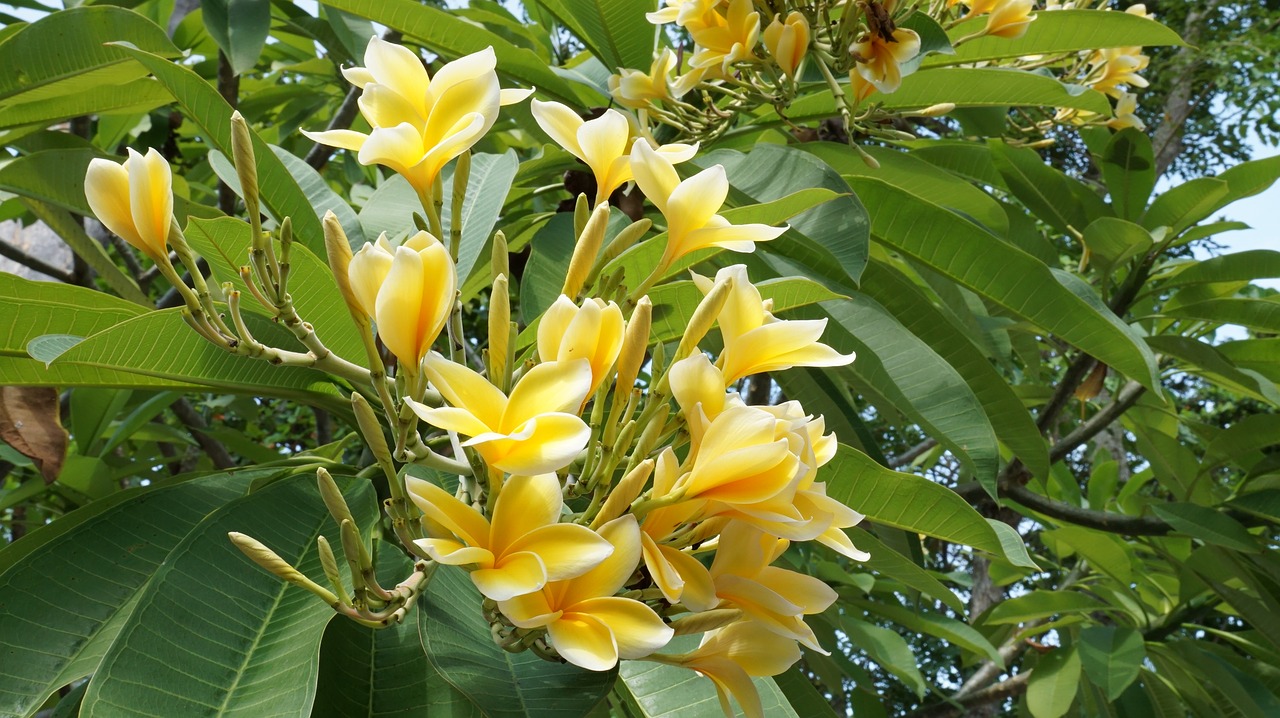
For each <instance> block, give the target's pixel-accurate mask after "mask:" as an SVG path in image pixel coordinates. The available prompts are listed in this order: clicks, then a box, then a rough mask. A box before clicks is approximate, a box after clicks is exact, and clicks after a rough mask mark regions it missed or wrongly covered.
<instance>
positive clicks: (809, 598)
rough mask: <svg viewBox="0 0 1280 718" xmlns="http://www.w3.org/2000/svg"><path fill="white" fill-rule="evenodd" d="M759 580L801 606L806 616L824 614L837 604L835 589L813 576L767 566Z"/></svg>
mask: <svg viewBox="0 0 1280 718" xmlns="http://www.w3.org/2000/svg"><path fill="white" fill-rule="evenodd" d="M757 578H758V580H759V581H760V583H761V584H762V585H764V586H766V587H768V588H770V589H772V590H773V591H774V592H775V593H777V594H778V595H779V596H782V597H783V598H785V599H786V600H787V601H789V602H791V603H794V604H795V605H797V606H799V607H800V608H801V609H802V611H803V613H805V614H814V613H822V612H823V611H825V610H827V607H829V606H830V605H831V604H833V603H835V602H836V598H837V595H836V592H835V589H833V588H831V587H830V586H828V585H827V584H825V583H823V582H822V581H821V580H819V579H816V578H814V577H813V576H806V575H805V574H802V573H796V572H795V571H788V570H787V569H785V568H779V567H777V566H765V567H764V570H763V571H761V572H760V574H759V576H758V577H757Z"/></svg>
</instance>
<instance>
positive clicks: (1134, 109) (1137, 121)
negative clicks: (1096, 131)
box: [1107, 92, 1147, 130]
mask: <svg viewBox="0 0 1280 718" xmlns="http://www.w3.org/2000/svg"><path fill="white" fill-rule="evenodd" d="M1137 113H1138V96H1137V95H1135V94H1133V93H1132V92H1122V93H1120V99H1119V100H1118V101H1117V102H1116V111H1115V117H1114V118H1112V119H1111V120H1108V121H1107V127H1110V128H1111V129H1113V130H1123V129H1124V128H1126V127H1136V128H1137V129H1139V130H1145V129H1147V123H1145V122H1143V121H1142V118H1141V117H1138V114H1137Z"/></svg>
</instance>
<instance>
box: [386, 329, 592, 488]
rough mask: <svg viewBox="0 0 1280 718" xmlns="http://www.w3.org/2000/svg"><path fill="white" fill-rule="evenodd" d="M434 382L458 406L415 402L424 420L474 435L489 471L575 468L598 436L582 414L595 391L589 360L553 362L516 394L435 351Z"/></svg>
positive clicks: (431, 362)
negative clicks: (575, 462)
mask: <svg viewBox="0 0 1280 718" xmlns="http://www.w3.org/2000/svg"><path fill="white" fill-rule="evenodd" d="M423 369H424V370H425V372H426V375H427V378H428V379H430V380H431V383H432V384H433V385H435V387H436V389H437V390H438V391H439V392H440V394H441V395H442V396H443V397H444V398H445V399H446V400H447V401H448V402H449V404H450V406H446V407H441V408H432V407H429V406H427V405H425V404H420V403H418V402H416V401H413V400H412V399H407V400H406V401H407V402H408V404H409V407H410V408H411V409H413V411H414V413H416V414H417V415H418V417H419V418H421V419H422V420H423V421H425V422H427V423H428V424H431V425H432V426H435V427H438V428H440V429H444V430H445V431H456V432H458V433H459V434H463V435H466V436H470V437H471V439H470V440H468V441H466V442H464V443H463V444H462V445H463V446H469V447H474V448H475V450H476V452H477V453H479V454H480V456H481V457H482V458H483V459H484V460H485V463H487V464H488V465H489V466H491V467H493V468H496V469H501V470H502V471H506V472H509V473H512V474H522V475H526V474H543V473H547V472H550V471H558V470H560V469H562V468H564V467H565V466H568V465H569V463H570V462H571V461H573V460H574V458H576V457H577V455H578V452H580V451H582V450H583V449H584V448H585V447H586V445H587V440H588V439H590V438H591V429H590V428H589V427H588V426H587V425H586V423H585V422H583V421H582V419H580V418H579V417H578V415H577V411H578V410H579V407H581V406H582V402H583V401H585V400H586V398H587V396H588V394H589V393H590V391H591V363H590V362H588V361H587V360H586V359H577V360H574V361H566V362H546V363H543V364H539V365H538V366H536V367H534V368H533V369H530V370H529V371H528V372H527V373H526V374H525V375H524V376H522V377H520V381H519V382H517V383H516V385H515V388H513V389H512V390H511V396H510V397H508V396H507V395H505V394H503V393H502V390H500V389H498V387H496V386H494V385H493V384H490V383H489V380H487V379H485V378H484V377H482V376H480V375H479V374H477V373H476V372H474V371H472V370H471V369H468V368H467V367H465V366H462V365H461V364H455V363H453V362H451V361H449V360H448V359H445V358H444V357H443V356H441V355H439V354H437V353H435V352H432V353H431V354H428V355H427V357H426V359H425V361H424V362H423Z"/></svg>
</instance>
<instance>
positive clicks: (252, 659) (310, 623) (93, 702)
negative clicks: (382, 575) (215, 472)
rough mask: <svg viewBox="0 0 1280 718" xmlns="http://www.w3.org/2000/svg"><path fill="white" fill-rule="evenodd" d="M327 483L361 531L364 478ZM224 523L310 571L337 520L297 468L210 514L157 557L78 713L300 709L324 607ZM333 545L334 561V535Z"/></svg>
mask: <svg viewBox="0 0 1280 718" xmlns="http://www.w3.org/2000/svg"><path fill="white" fill-rule="evenodd" d="M339 481H340V482H341V483H340V486H344V487H345V488H344V491H343V495H344V497H345V498H346V500H347V503H348V505H349V506H350V507H351V511H352V514H353V515H354V516H355V519H356V523H357V525H359V526H361V527H364V528H366V529H367V527H369V526H370V525H372V524H373V523H374V522H375V521H377V519H378V506H377V501H376V500H375V496H374V490H373V485H372V484H370V483H369V482H368V481H365V480H362V479H345V478H342V479H339ZM286 508H287V510H282V509H286ZM231 531H236V532H240V533H244V534H247V535H249V536H252V537H254V538H256V539H257V540H259V541H261V542H262V543H263V544H265V545H266V546H268V547H269V548H270V549H271V550H272V551H274V552H275V553H276V554H278V555H279V556H280V557H281V558H283V559H284V560H285V561H287V562H288V563H290V564H292V565H294V566H296V567H297V569H298V570H299V571H301V572H302V573H303V574H305V575H307V576H313V577H318V576H321V575H323V574H322V573H321V568H320V556H319V553H318V551H317V549H316V538H317V537H318V536H319V535H320V534H321V533H324V532H328V533H330V535H335V534H336V533H337V526H336V525H335V524H334V520H333V517H332V516H330V515H329V511H328V509H327V508H325V504H324V502H323V501H322V500H321V498H320V491H319V489H318V488H317V487H316V482H315V478H314V476H311V475H307V474H303V475H299V476H295V477H292V478H289V479H286V480H283V481H277V482H274V483H272V484H270V485H268V486H266V487H265V488H261V489H259V490H257V491H254V492H253V493H251V494H249V495H248V496H245V497H243V498H240V499H236V500H234V501H232V502H231V503H229V504H227V505H226V506H224V507H222V508H221V509H219V510H217V511H215V512H214V513H213V514H211V515H210V516H209V517H208V518H207V519H205V520H204V521H203V522H202V523H201V524H200V525H199V526H198V527H196V529H195V530H194V531H192V532H191V533H190V534H188V535H187V537H186V538H185V539H183V541H182V543H180V544H178V546H177V547H176V548H174V549H173V551H172V552H171V553H170V554H169V557H168V558H167V559H166V560H165V563H164V565H163V566H162V567H161V568H160V570H159V571H157V572H156V575H155V578H154V579H152V582H151V583H150V585H149V586H148V590H147V593H146V595H144V596H143V597H142V599H141V600H140V601H139V604H138V608H137V609H136V610H135V611H134V612H133V614H132V615H131V616H130V617H129V620H128V621H127V622H126V623H125V625H124V627H123V628H121V630H120V636H119V637H118V638H117V639H116V641H115V642H114V643H113V644H112V647H111V650H110V652H108V654H107V656H106V657H105V658H104V659H103V661H102V666H101V667H100V668H99V669H98V671H97V673H96V674H95V675H94V677H93V680H92V682H91V683H90V685H89V693H88V695H86V696H85V701H84V707H83V708H82V710H81V713H80V714H81V715H82V716H84V718H94V716H135V715H136V716H171V715H203V714H216V715H221V716H236V715H243V716H287V715H294V716H307V715H309V714H310V712H311V702H312V698H313V697H314V695H315V681H316V674H317V671H318V667H319V665H318V664H319V658H320V655H319V654H320V638H321V636H322V634H323V633H324V626H325V624H326V623H328V622H329V620H330V619H332V618H333V617H334V614H333V609H332V608H330V607H329V606H327V605H325V604H324V602H323V601H321V600H319V599H317V598H316V597H315V596H314V595H312V594H311V593H309V592H308V591H306V590H304V589H301V588H298V587H296V586H293V585H291V584H288V583H286V582H284V581H282V580H280V579H279V578H277V577H276V576H274V575H272V574H270V573H267V572H266V571H263V570H262V569H261V568H259V567H258V566H255V565H254V564H253V563H251V562H250V561H249V559H247V558H245V556H244V555H243V554H242V553H240V551H239V549H237V548H236V547H235V545H233V544H232V543H231V541H230V540H228V538H227V533H228V532H231ZM333 548H334V551H335V553H337V554H338V562H339V565H343V563H342V562H343V558H342V555H341V542H339V541H334V542H333Z"/></svg>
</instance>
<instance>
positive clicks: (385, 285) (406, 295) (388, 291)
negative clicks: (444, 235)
mask: <svg viewBox="0 0 1280 718" xmlns="http://www.w3.org/2000/svg"><path fill="white" fill-rule="evenodd" d="M424 279H425V278H424V276H423V266H422V257H421V256H419V254H418V253H417V252H415V251H413V250H412V249H408V248H407V247H397V248H396V253H395V257H394V258H393V259H392V262H391V269H390V270H389V271H388V272H387V277H386V279H385V280H383V282H382V286H381V287H380V288H379V289H378V297H377V299H376V300H375V302H374V318H375V320H376V321H377V322H378V336H379V337H380V338H381V339H382V343H383V344H386V345H387V349H389V350H391V353H392V354H395V355H396V357H397V358H398V359H399V360H400V364H401V366H402V367H404V368H405V369H406V370H409V371H413V372H414V373H417V365H418V363H419V362H420V361H421V360H422V354H423V353H425V348H424V347H422V346H421V329H420V324H421V321H420V319H421V318H420V314H419V312H420V306H421V304H422V295H423V292H424V291H425V290H426V287H425V286H424Z"/></svg>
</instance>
